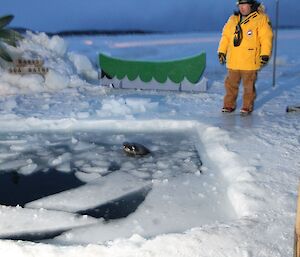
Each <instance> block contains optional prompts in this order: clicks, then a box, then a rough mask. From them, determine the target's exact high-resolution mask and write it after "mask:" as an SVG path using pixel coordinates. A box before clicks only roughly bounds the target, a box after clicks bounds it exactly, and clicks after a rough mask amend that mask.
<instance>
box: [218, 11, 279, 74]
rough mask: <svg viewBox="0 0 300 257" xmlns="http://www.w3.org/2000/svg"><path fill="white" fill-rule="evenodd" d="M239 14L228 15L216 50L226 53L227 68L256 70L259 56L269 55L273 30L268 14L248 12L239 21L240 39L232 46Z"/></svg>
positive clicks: (258, 67)
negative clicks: (239, 41)
mask: <svg viewBox="0 0 300 257" xmlns="http://www.w3.org/2000/svg"><path fill="white" fill-rule="evenodd" d="M239 21H240V14H234V15H232V16H230V17H229V19H228V21H227V23H226V24H225V26H224V28H223V32H222V37H221V40H220V43H219V48H218V52H219V53H220V52H221V53H225V54H226V62H227V65H226V66H227V68H228V69H232V70H258V69H260V67H261V64H260V56H261V55H268V56H269V57H270V56H271V52H272V38H273V32H272V27H271V23H270V21H269V18H268V16H267V15H266V14H265V13H264V12H262V11H255V12H252V13H250V14H249V15H248V16H247V17H246V18H245V19H244V20H243V21H241V22H240V27H241V29H242V33H241V34H242V35H241V36H242V40H241V43H240V45H239V46H234V43H233V41H234V35H235V32H236V26H237V24H238V23H239Z"/></svg>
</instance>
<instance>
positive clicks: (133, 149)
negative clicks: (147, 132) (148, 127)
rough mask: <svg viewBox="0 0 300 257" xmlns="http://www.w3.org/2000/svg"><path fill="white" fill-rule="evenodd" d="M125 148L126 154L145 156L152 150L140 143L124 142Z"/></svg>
mask: <svg viewBox="0 0 300 257" xmlns="http://www.w3.org/2000/svg"><path fill="white" fill-rule="evenodd" d="M123 150H124V152H125V153H126V154H128V155H130V156H144V155H147V154H149V153H150V150H149V149H148V148H147V147H145V146H143V145H142V144H139V143H130V142H124V143H123Z"/></svg>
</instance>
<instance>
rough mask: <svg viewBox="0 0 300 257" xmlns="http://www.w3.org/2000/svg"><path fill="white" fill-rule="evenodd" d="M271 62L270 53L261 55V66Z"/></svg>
mask: <svg viewBox="0 0 300 257" xmlns="http://www.w3.org/2000/svg"><path fill="white" fill-rule="evenodd" d="M268 62H269V56H268V55H262V56H260V64H261V66H265V65H266V64H267V63H268Z"/></svg>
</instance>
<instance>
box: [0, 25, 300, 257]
mask: <svg viewBox="0 0 300 257" xmlns="http://www.w3.org/2000/svg"><path fill="white" fill-rule="evenodd" d="M219 36H220V35H219V33H214V32H207V33H190V34H163V35H159V34H153V35H127V36H82V37H66V38H60V37H58V36H53V37H48V36H47V35H46V34H44V33H37V34H35V33H32V32H27V34H26V36H25V37H26V40H25V41H24V42H23V43H22V44H21V45H20V46H19V47H18V48H17V49H16V50H13V49H11V51H12V52H13V54H14V56H17V57H20V56H22V57H24V58H33V57H39V58H42V59H43V60H45V63H44V66H45V67H48V68H49V69H50V71H49V73H47V74H46V75H45V77H42V76H40V75H22V76H21V75H13V74H9V73H8V72H7V71H6V70H5V69H4V68H1V70H0V74H1V76H0V94H1V97H0V121H1V127H0V170H1V174H3V173H9V172H12V171H14V172H16V173H17V174H19V175H22V176H23V175H24V176H30V175H33V174H36V173H37V172H38V171H40V172H44V173H47V172H49V170H51V169H54V168H55V169H56V170H57V171H58V172H61V173H64V174H70V173H71V172H72V170H75V171H76V172H75V176H76V177H77V179H79V180H80V181H81V182H82V183H84V185H82V186H79V187H77V188H75V189H70V190H67V191H64V192H59V193H57V194H54V195H51V196H48V197H43V198H41V199H38V200H35V201H32V202H31V203H28V204H27V205H25V207H20V206H15V207H13V206H4V205H2V206H1V213H0V214H1V215H0V228H1V229H0V237H1V236H2V238H7V236H9V235H11V236H14V235H18V234H20V233H24V232H26V233H33V232H35V231H37V230H38V231H39V232H43V231H44V232H47V231H49V230H50V231H53V230H55V231H56V230H60V229H62V230H64V229H66V231H65V232H62V234H60V235H58V236H57V237H55V238H54V239H48V240H42V241H36V242H28V241H17V240H0V253H1V254H2V255H5V256H21V257H23V256H24V257H26V256H46V257H48V256H56V257H57V256H62V257H68V256H72V257H73V256H98V255H99V256H113V257H117V256H123V257H124V256H151V257H153V256H175V257H176V256H205V257H210V256H211V257H216V256H220V257H223V256H224V257H225V256H230V257H240V256H249V257H250V256H261V257H266V256H288V255H291V254H292V243H293V227H294V220H295V210H296V197H297V186H298V172H299V167H300V161H299V151H300V149H299V140H300V135H299V128H300V123H299V116H298V113H285V107H286V105H287V104H297V103H298V104H299V102H298V101H299V94H300V85H299V74H300V73H299V64H300V59H299V56H298V54H297V53H298V52H299V44H298V42H299V38H300V31H299V30H280V32H279V35H278V36H279V43H278V59H277V65H278V66H277V77H276V79H277V80H276V81H277V82H276V86H275V87H272V83H271V82H272V60H271V63H270V64H269V65H268V66H267V67H266V68H264V69H263V70H262V71H261V72H260V74H259V79H258V81H257V91H258V94H257V95H258V96H257V99H256V105H255V111H254V112H253V114H252V115H251V116H248V117H241V116H240V115H239V114H238V113H234V114H228V115H227V114H223V113H221V112H220V108H221V107H222V99H223V94H224V89H223V80H224V76H225V74H226V70H225V68H224V67H221V66H220V65H219V64H218V62H217V58H216V49H217V44H218V39H219ZM184 39H186V40H184ZM87 42H88V43H87ZM132 42H140V43H139V44H131V43H132ZM145 42H146V43H145ZM147 42H151V43H150V44H148V43H147ZM120 43H122V47H118V46H119V44H120ZM178 49H180V51H179V50H178ZM100 51H101V52H105V53H109V54H111V55H112V56H119V57H122V58H131V59H132V58H136V59H149V60H155V59H161V60H163V59H169V58H172V59H173V58H180V57H184V56H190V55H194V54H195V53H198V52H201V51H205V52H206V53H207V68H206V70H205V73H204V76H205V77H206V78H207V79H208V83H209V86H208V90H207V92H204V93H198V94H192V93H179V92H161V91H146V90H116V89H110V88H104V87H102V86H101V85H100V84H99V82H98V81H97V79H96V74H97V67H96V62H97V53H99V52H100ZM238 105H239V106H240V105H241V98H239V100H238ZM124 141H137V142H139V143H142V144H144V145H146V146H147V147H149V149H150V150H151V152H152V154H151V155H149V156H145V157H142V158H132V157H129V156H126V155H125V154H124V153H123V152H122V150H121V145H122V142H124ZM200 160H201V161H200ZM120 180H121V182H120ZM40 183H41V182H40ZM98 185H103V186H102V187H99V186H98ZM149 187H150V189H149ZM143 190H145V191H143ZM142 191H143V192H144V196H145V200H144V201H143V202H142V203H141V204H140V205H138V206H137V209H136V210H135V211H134V212H132V213H131V214H130V215H129V216H127V217H124V218H119V219H115V220H113V219H112V220H109V221H103V219H102V218H95V217H90V216H89V215H85V214H82V213H75V214H74V213H70V211H71V212H74V211H77V210H78V209H80V208H81V207H82V206H81V207H80V206H78V204H79V203H80V204H81V203H82V204H84V209H85V210H86V209H89V208H92V207H95V206H98V204H103V203H109V202H110V201H116V200H117V199H120V197H121V199H123V198H126V196H128V195H130V194H131V193H132V192H142ZM72 192H75V194H73V195H71V193H72ZM99 192H100V193H99ZM97 194H99V197H97ZM75 195H76V196H75ZM100 195H101V196H100ZM41 206H42V207H43V208H42V209H40V207H41ZM70 206H71V207H70ZM74 206H75V207H74ZM29 207H30V208H29ZM48 208H49V209H48ZM74 208H75V209H74ZM68 211H69V212H68ZM77 226H80V228H75V227H77Z"/></svg>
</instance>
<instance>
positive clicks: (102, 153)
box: [0, 130, 236, 244]
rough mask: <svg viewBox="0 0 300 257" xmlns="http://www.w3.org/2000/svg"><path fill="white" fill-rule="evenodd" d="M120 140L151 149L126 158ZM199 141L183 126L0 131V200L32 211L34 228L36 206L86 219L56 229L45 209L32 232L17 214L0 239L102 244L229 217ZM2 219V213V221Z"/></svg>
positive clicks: (218, 176)
mask: <svg viewBox="0 0 300 257" xmlns="http://www.w3.org/2000/svg"><path fill="white" fill-rule="evenodd" d="M125 141H127V142H135V143H139V144H142V145H144V146H146V147H147V148H148V149H149V150H150V151H151V153H150V154H147V155H145V156H136V157H132V156H129V155H127V154H125V153H124V151H123V150H122V143H123V142H125ZM199 144H201V142H200V141H199V138H198V137H197V136H196V135H195V134H193V133H192V132H191V131H188V130H187V131H185V132H183V131H178V132H176V131H175V132H174V131H170V132H155V131H154V132H135V133H134V132H130V133H129V132H126V133H112V132H92V131H85V132H84V131H74V132H69V133H58V132H53V133H46V132H40V133H9V134H2V135H0V187H1V188H0V204H1V205H2V206H3V205H8V206H16V207H11V208H15V212H19V214H21V213H22V212H24V211H26V210H30V211H31V212H33V217H35V218H32V226H33V227H34V226H35V222H36V220H37V219H38V218H36V217H38V215H37V214H35V212H36V213H38V212H40V211H41V210H46V211H49V213H51V212H56V213H60V214H68V215H75V216H74V217H76V218H77V219H78V220H81V221H82V219H88V222H86V223H83V224H82V223H80V224H79V223H78V224H77V225H74V224H73V225H72V226H71V225H70V226H67V227H66V226H65V225H64V226H62V227H60V226H59V225H58V223H57V222H55V218H54V217H52V216H51V215H49V219H48V221H47V220H43V221H39V223H38V224H39V228H40V229H39V230H38V232H37V231H36V230H35V229H32V231H31V230H30V229H28V228H26V229H24V228H23V227H22V225H23V224H24V221H22V215H19V216H18V217H19V218H18V220H14V222H13V225H12V227H13V228H12V229H11V230H8V232H7V231H6V232H5V234H1V231H0V238H6V239H22V240H31V241H39V240H47V241H48V242H50V243H51V242H53V243H54V242H55V243H61V244H77V243H99V242H104V241H106V240H113V239H116V238H119V237H130V236H131V235H133V234H135V233H136V234H140V235H141V236H144V237H152V236H155V235H159V234H162V233H176V232H183V231H185V230H188V229H190V228H193V227H197V226H201V225H204V224H212V223H215V222H224V221H227V220H231V219H234V218H236V214H235V213H234V210H233V209H232V207H231V204H230V201H229V200H228V198H227V193H226V186H224V184H226V182H225V180H224V178H223V177H222V175H221V174H220V173H218V172H215V171H214V170H212V169H210V168H209V167H207V166H206V162H205V160H203V159H201V153H199V152H198V150H197V149H199V147H197V145H199ZM18 206H21V207H18ZM11 208H10V209H9V210H10V211H11ZM3 212H4V213H5V209H4V211H2V212H1V213H3ZM6 218H7V217H6V216H5V215H0V223H5V222H8V221H7V220H6ZM1 219H2V220H1ZM27 219H28V217H27ZM72 219H74V218H72ZM50 221H51V222H50ZM9 222H11V221H9ZM47 222H48V223H49V222H50V223H51V224H55V223H56V224H55V226H52V225H51V224H50V225H49V224H48V223H47ZM91 224H92V225H91ZM9 231H10V232H9Z"/></svg>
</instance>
